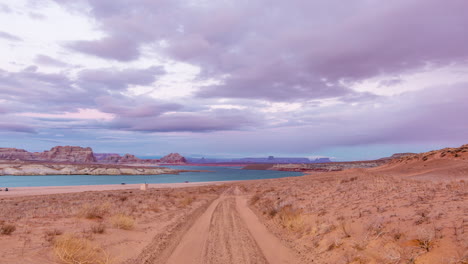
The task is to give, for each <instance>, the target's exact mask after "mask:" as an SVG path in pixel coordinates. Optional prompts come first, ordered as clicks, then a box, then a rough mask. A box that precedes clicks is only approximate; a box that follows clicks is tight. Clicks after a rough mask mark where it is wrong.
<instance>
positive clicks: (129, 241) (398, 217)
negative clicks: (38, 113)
mask: <svg viewBox="0 0 468 264" xmlns="http://www.w3.org/2000/svg"><path fill="white" fill-rule="evenodd" d="M466 168H467V166H466V161H464V160H462V161H449V162H445V161H433V162H424V163H421V164H419V163H414V164H410V165H408V164H406V165H404V166H397V167H391V168H389V167H384V168H380V169H351V170H346V171H342V172H333V173H315V174H311V175H306V176H302V177H291V178H282V179H270V180H257V181H244V182H228V183H217V185H210V183H189V184H170V185H166V186H164V185H152V186H150V187H154V188H150V189H149V190H147V191H142V190H139V189H138V188H139V185H125V186H119V185H111V186H85V187H83V186H79V187H71V188H68V187H67V188H64V187H50V188H49V187H48V188H42V187H41V188H37V192H36V193H35V192H34V191H33V190H34V189H31V188H25V189H24V190H21V189H18V190H15V191H17V193H16V195H15V194H12V195H10V194H8V195H9V196H6V195H5V193H3V195H5V196H0V260H1V261H0V262H1V263H11V264H17V263H18V264H19V263H33V264H34V263H67V261H64V260H63V258H62V259H60V256H61V255H60V254H58V253H60V252H61V251H60V249H61V248H60V245H62V246H63V244H64V243H60V241H63V240H64V239H68V240H66V242H67V243H68V244H66V243H65V244H66V245H67V246H68V247H71V246H70V245H72V246H73V245H74V244H73V243H71V244H70V241H69V240H70V239H69V238H70V237H73V239H74V240H73V241H75V242H76V241H85V242H86V243H87V244H86V245H92V246H87V247H84V248H88V249H89V250H88V251H87V252H84V253H83V252H80V251H78V253H77V252H75V253H74V254H72V255H73V256H75V257H76V258H80V257H81V258H82V257H83V256H89V255H91V256H93V260H91V261H88V262H85V261H81V262H78V261H75V263H101V264H108V263H114V264H117V263H121V264H139V263H141V264H152V263H172V264H179V263H180V264H182V263H184V264H185V263H194V264H200V263H236V264H243V263H278V264H279V263H323V264H328V263H334V264H335V263H336V264H362V263H368V264H381V263H383V264H410V263H414V264H466V263H468V253H467V252H468V202H467V201H468V173H466V172H467V170H466ZM162 187H165V188H162ZM175 187H177V188H175ZM182 187H184V188H182ZM83 188H84V189H83ZM88 188H98V189H88ZM106 188H112V190H109V189H107V190H106ZM116 188H117V189H116ZM132 188H133V189H132ZM41 189H42V191H41ZM15 191H13V192H12V193H14V192H15ZM61 192H64V193H61ZM52 193H54V194H52ZM122 216H124V219H127V220H128V219H130V220H131V223H132V224H131V228H123V227H122V226H119V225H116V223H118V222H116V219H120V218H118V217H122ZM12 226H13V227H14V228H12ZM99 227H101V228H99ZM124 227H125V226H124ZM102 228H103V229H105V230H104V231H103V232H101V231H100V229H102ZM12 230H13V231H12ZM73 241H72V242H73ZM75 242H74V243H75ZM72 248H73V247H72ZM79 248H80V250H82V249H83V247H79ZM69 251H70V249H69ZM69 251H67V252H69ZM72 252H74V251H73V250H72ZM89 252H93V253H92V254H90V253H89ZM109 259H110V260H111V261H108V260H109ZM68 263H73V262H68Z"/></svg>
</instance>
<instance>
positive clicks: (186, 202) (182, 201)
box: [179, 196, 194, 207]
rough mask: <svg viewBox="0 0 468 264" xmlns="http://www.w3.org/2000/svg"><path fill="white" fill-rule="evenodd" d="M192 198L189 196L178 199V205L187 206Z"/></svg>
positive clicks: (191, 201)
mask: <svg viewBox="0 0 468 264" xmlns="http://www.w3.org/2000/svg"><path fill="white" fill-rule="evenodd" d="M193 201H194V199H193V197H191V196H188V197H185V198H184V199H182V200H180V201H179V206H180V207H187V206H189V205H191V204H192V203H193Z"/></svg>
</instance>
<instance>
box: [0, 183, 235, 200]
mask: <svg viewBox="0 0 468 264" xmlns="http://www.w3.org/2000/svg"><path fill="white" fill-rule="evenodd" d="M232 182H239V181H211V182H188V183H149V184H148V189H152V188H153V189H154V188H156V189H160V188H184V187H196V186H206V185H221V184H226V183H232ZM142 184H143V183H141V184H125V185H120V184H106V185H71V186H35V187H12V188H8V189H9V191H8V192H6V191H4V188H2V191H0V198H7V197H22V196H34V195H50V194H63V193H79V192H97V191H117V190H140V186H141V185H142Z"/></svg>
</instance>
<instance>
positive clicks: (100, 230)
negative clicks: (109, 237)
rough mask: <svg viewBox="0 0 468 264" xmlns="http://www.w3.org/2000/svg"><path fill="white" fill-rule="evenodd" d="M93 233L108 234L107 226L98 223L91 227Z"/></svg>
mask: <svg viewBox="0 0 468 264" xmlns="http://www.w3.org/2000/svg"><path fill="white" fill-rule="evenodd" d="M91 232H93V233H94V234H104V233H105V232H106V226H105V225H104V224H103V223H97V224H94V225H92V226H91Z"/></svg>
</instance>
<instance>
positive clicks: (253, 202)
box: [249, 194, 260, 205]
mask: <svg viewBox="0 0 468 264" xmlns="http://www.w3.org/2000/svg"><path fill="white" fill-rule="evenodd" d="M259 200H260V195H259V194H255V195H254V196H252V197H251V198H250V201H249V203H250V205H255V204H256V203H257V202H258V201H259Z"/></svg>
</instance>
